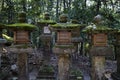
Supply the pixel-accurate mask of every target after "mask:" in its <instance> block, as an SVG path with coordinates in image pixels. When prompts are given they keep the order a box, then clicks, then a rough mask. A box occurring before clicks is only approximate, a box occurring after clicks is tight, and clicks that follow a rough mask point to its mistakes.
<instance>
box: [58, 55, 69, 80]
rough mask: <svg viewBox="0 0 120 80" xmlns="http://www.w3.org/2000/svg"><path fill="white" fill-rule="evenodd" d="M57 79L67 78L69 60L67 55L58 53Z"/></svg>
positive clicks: (67, 79)
mask: <svg viewBox="0 0 120 80" xmlns="http://www.w3.org/2000/svg"><path fill="white" fill-rule="evenodd" d="M58 58H59V59H58V70H59V71H58V79H59V80H69V68H70V60H69V55H62V56H61V55H60V56H59V57H58Z"/></svg>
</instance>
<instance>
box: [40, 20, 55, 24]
mask: <svg viewBox="0 0 120 80" xmlns="http://www.w3.org/2000/svg"><path fill="white" fill-rule="evenodd" d="M38 23H48V24H53V23H56V22H55V21H53V20H40V21H38Z"/></svg>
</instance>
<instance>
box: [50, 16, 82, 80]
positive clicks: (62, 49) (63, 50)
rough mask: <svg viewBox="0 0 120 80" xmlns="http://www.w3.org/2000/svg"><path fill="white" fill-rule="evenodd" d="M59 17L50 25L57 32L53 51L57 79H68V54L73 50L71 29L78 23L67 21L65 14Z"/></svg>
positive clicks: (76, 26)
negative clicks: (56, 61) (56, 21)
mask: <svg viewBox="0 0 120 80" xmlns="http://www.w3.org/2000/svg"><path fill="white" fill-rule="evenodd" d="M59 19H60V22H59V23H57V24H54V25H52V26H51V30H52V31H54V32H56V34H57V39H56V42H55V45H54V47H53V53H55V54H56V55H57V56H58V79H59V80H69V67H70V55H71V54H72V53H73V52H74V51H75V46H74V44H73V43H72V31H73V30H75V29H76V28H78V27H79V26H80V25H79V24H73V23H68V22H67V16H66V15H65V14H62V15H60V18H59Z"/></svg>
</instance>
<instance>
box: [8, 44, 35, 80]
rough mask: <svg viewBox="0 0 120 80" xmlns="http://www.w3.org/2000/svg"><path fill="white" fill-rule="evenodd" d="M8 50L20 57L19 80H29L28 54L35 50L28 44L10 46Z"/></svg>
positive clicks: (18, 58)
mask: <svg viewBox="0 0 120 80" xmlns="http://www.w3.org/2000/svg"><path fill="white" fill-rule="evenodd" d="M7 50H8V51H9V52H11V53H16V54H17V55H18V57H17V60H18V61H17V63H18V80H29V77H28V54H29V53H32V51H33V49H32V48H31V47H30V45H28V44H20V45H13V46H10V47H9V48H8V49H7Z"/></svg>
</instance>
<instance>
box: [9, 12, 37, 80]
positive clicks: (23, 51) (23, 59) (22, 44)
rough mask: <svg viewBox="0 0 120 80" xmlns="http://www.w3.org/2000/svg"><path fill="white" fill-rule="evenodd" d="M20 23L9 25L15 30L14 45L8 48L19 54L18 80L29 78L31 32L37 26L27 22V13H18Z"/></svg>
mask: <svg viewBox="0 0 120 80" xmlns="http://www.w3.org/2000/svg"><path fill="white" fill-rule="evenodd" d="M18 20H19V21H18V23H15V24H11V25H8V28H9V29H11V30H12V31H13V32H14V45H12V46H10V47H9V48H8V50H10V52H12V53H17V55H18V58H17V59H18V61H17V63H18V80H28V54H30V53H32V47H31V45H30V40H29V34H30V32H31V31H32V30H34V29H35V28H36V26H34V25H31V24H27V23H26V13H25V12H20V13H19V14H18Z"/></svg>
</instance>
